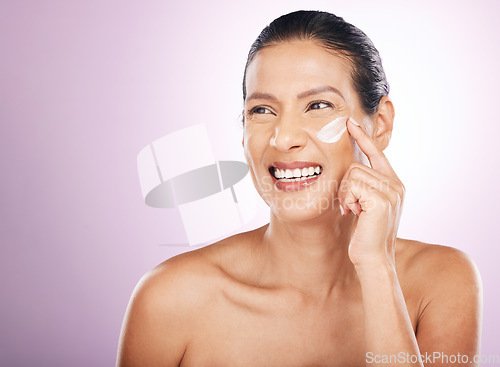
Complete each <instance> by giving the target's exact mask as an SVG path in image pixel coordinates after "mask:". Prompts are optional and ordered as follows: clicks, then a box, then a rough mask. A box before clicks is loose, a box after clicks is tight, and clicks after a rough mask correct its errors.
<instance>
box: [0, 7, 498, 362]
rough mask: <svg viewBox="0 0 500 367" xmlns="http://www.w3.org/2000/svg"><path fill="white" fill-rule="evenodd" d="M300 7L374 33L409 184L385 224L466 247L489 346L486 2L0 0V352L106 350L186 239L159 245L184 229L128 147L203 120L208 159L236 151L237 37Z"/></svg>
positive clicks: (494, 266) (43, 357) (47, 354)
mask: <svg viewBox="0 0 500 367" xmlns="http://www.w3.org/2000/svg"><path fill="white" fill-rule="evenodd" d="M403 4H404V5H403ZM303 8H305V9H321V10H327V11H331V12H334V13H336V14H338V15H341V16H343V17H344V18H345V19H346V20H347V21H350V22H352V23H353V24H355V25H357V26H358V27H360V28H361V29H363V30H364V31H365V32H366V33H367V34H368V35H369V36H370V38H372V40H373V41H374V43H375V45H376V46H377V47H378V48H379V50H380V52H381V54H382V57H383V59H384V65H385V67H386V69H387V74H388V77H389V81H390V82H391V87H392V92H391V95H392V96H393V100H394V102H395V104H396V109H397V118H396V126H395V132H394V136H393V142H392V143H391V146H390V148H389V149H388V150H387V154H388V156H389V159H390V160H391V162H392V164H393V166H394V167H395V170H396V172H398V174H399V175H400V177H401V179H402V180H403V182H405V184H406V186H407V190H408V197H407V200H406V203H405V212H404V215H403V218H402V222H401V225H400V231H399V235H400V237H404V238H413V239H418V240H422V241H427V242H431V243H440V244H445V245H450V246H454V247H457V248H459V249H461V250H463V251H465V252H467V253H468V254H470V255H471V257H472V258H473V259H474V260H475V262H476V263H477V265H478V267H479V269H480V272H481V274H482V277H483V283H484V327H483V344H482V345H483V348H482V353H483V354H500V348H499V346H498V345H499V344H498V340H500V332H499V327H500V316H499V311H498V310H499V309H500V295H499V294H500V293H499V292H498V282H499V280H500V279H499V273H500V272H499V270H498V269H499V263H498V259H499V255H500V251H499V249H498V245H499V244H498V240H497V237H498V225H499V215H498V208H499V207H500V198H499V194H498V187H499V183H500V182H499V181H500V180H499V169H498V168H499V167H498V161H497V156H498V155H499V153H500V149H499V147H500V143H499V140H498V136H499V133H500V123H499V117H498V103H499V102H498V101H499V100H500V88H499V83H500V72H499V70H498V60H499V58H500V50H499V46H498V40H499V39H500V25H499V23H498V16H497V15H498V14H499V11H500V4H499V3H498V2H496V1H469V2H464V1H440V2H437V1H419V2H418V5H416V3H414V4H409V2H404V3H403V2H401V1H349V2H346V1H343V2H340V1H307V2H305V1H281V2H280V1H277V2H270V1H267V0H266V1H261V0H258V1H253V2H232V1H225V2H202V1H198V2H193V1H186V2H182V3H181V2H175V3H174V2H165V1H116V0H104V1H103V0H99V1H96V0H91V1H80V2H74V1H63V0H60V1H54V0H52V1H19V0H17V1H6V0H1V1H0V53H1V55H2V56H1V58H0V121H1V127H2V128H1V133H0V149H1V161H0V162H1V166H0V169H1V171H0V172H1V181H0V185H1V194H0V195H1V196H0V200H1V201H0V218H1V220H0V244H1V254H0V269H1V278H0V279H1V280H0V282H1V285H2V288H1V292H2V293H1V294H2V302H1V313H0V330H1V341H0V365H2V366H73V367H76V366H110V365H113V364H114V363H115V358H116V350H117V343H118V337H119V332H120V327H121V323H122V319H123V316H124V312H125V309H126V306H127V303H128V300H129V297H130V295H131V292H132V290H133V288H134V286H135V284H136V283H137V281H138V280H139V278H140V277H141V276H142V275H143V274H144V273H145V272H147V271H148V270H149V269H150V268H152V267H154V266H155V265H156V264H158V263H159V262H161V261H163V260H165V259H167V258H169V257H171V256H173V255H175V254H178V253H181V252H184V251H187V250H189V248H188V247H183V246H161V245H160V244H164V243H167V242H169V243H183V242H185V241H186V239H185V234H184V233H182V232H180V231H179V229H178V228H182V223H180V219H179V216H178V213H177V212H176V211H175V210H160V209H153V208H149V207H147V206H146V205H145V204H144V203H143V201H142V196H141V190H140V186H139V182H138V175H137V167H136V156H137V153H138V152H139V150H140V149H141V148H142V147H143V146H145V145H147V144H149V143H150V142H152V141H153V140H155V139H156V138H158V137H160V136H163V135H165V134H167V133H169V132H172V131H174V130H176V129H178V128H181V127H185V126H190V125H193V124H196V123H200V122H204V123H206V124H207V128H208V130H209V134H210V138H211V141H212V143H213V147H214V153H215V156H216V157H217V158H218V159H242V157H243V156H242V153H241V145H240V142H241V129H240V128H239V125H238V117H239V114H240V112H241V106H242V104H241V88H240V87H241V78H242V71H243V66H244V62H245V59H246V54H247V52H248V48H249V46H250V44H251V42H252V41H253V40H254V39H255V37H256V36H257V35H258V33H259V31H260V30H261V29H262V28H263V27H264V26H265V25H266V24H267V23H268V22H269V21H271V20H272V19H274V18H275V17H277V16H278V15H281V14H283V13H286V12H289V11H292V10H297V9H303ZM259 213H260V214H259V217H258V218H256V220H255V223H252V224H251V225H250V226H249V227H252V226H256V225H258V224H259V223H262V222H263V221H264V220H265V218H266V214H265V210H264V209H261V210H260V212H259ZM443 266H445V264H443Z"/></svg>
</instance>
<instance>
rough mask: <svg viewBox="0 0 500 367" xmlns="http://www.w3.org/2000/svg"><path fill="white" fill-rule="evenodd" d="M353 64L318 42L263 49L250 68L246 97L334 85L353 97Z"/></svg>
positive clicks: (294, 42) (288, 43)
mask: <svg viewBox="0 0 500 367" xmlns="http://www.w3.org/2000/svg"><path fill="white" fill-rule="evenodd" d="M350 70H351V66H350V62H349V61H348V60H347V59H346V58H345V57H342V56H339V55H337V54H335V53H333V52H332V51H330V50H326V49H325V48H324V47H323V46H321V45H320V44H319V43H318V42H315V41H303V40H300V41H290V42H282V43H278V44H275V45H271V46H267V47H264V48H263V49H261V50H260V51H259V52H258V53H257V54H256V56H255V58H254V59H253V60H252V62H251V63H250V64H249V66H248V69H247V75H246V87H247V94H248V95H249V94H251V93H253V92H254V91H259V92H264V91H265V92H270V93H274V94H277V95H279V94H282V95H286V94H287V93H290V94H296V93H297V92H300V91H303V90H307V89H311V88H314V87H317V86H320V85H325V84H326V85H331V86H333V87H335V88H337V89H339V90H341V91H342V92H345V93H346V94H352V92H353V89H352V83H351V76H350Z"/></svg>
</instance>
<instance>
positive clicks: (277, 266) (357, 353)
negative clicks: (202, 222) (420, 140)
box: [117, 41, 481, 367]
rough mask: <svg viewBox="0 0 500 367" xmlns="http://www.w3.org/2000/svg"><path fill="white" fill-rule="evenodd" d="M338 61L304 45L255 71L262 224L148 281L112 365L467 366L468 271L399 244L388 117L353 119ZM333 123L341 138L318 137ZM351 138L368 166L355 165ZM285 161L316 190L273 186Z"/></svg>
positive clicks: (473, 283)
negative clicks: (307, 167) (265, 219)
mask: <svg viewBox="0 0 500 367" xmlns="http://www.w3.org/2000/svg"><path fill="white" fill-rule="evenodd" d="M349 67H350V66H349V64H348V63H347V62H346V60H345V59H341V58H339V57H337V56H335V55H333V54H331V53H328V52H326V51H325V50H324V49H323V48H322V47H321V46H318V44H316V43H314V42H312V41H296V42H287V43H282V44H278V45H275V46H271V47H268V48H265V49H263V50H261V51H260V52H259V54H258V56H257V57H256V58H255V59H254V61H252V63H251V64H250V65H249V69H248V73H247V90H248V96H247V100H246V104H245V107H246V109H247V114H246V115H245V130H244V139H243V147H244V150H245V156H246V159H247V162H248V164H249V167H250V173H251V175H252V178H253V180H254V184H255V187H256V189H257V191H258V192H259V194H260V195H261V196H262V198H263V199H264V200H265V201H266V202H267V203H268V204H269V206H270V208H271V221H270V223H269V224H268V225H266V226H264V227H262V228H259V229H256V230H254V231H251V232H247V233H242V234H239V235H236V236H233V237H230V238H227V239H225V240H223V241H220V242H218V243H216V244H213V245H210V246H207V247H205V248H202V249H199V250H195V251H192V252H189V253H185V254H182V255H179V256H176V257H174V258H172V259H169V260H167V261H165V262H164V263H162V264H160V265H159V266H158V267H156V268H155V269H153V270H152V271H151V272H149V273H148V274H147V275H146V276H145V277H144V278H143V279H142V280H141V281H140V282H139V284H138V286H137V288H136V290H135V291H134V294H133V296H132V299H131V302H130V304H129V308H128V310H127V314H126V316H125V321H124V326H123V330H122V335H121V339H120V346H119V351H118V361H117V365H118V366H122V367H126V366H153V367H154V366H197V367H202V366H343V367H346V366H362V365H377V366H388V365H392V366H394V365H398V366H423V365H425V366H441V365H444V364H443V362H442V360H439V359H434V360H432V361H431V360H425V359H424V360H422V359H421V358H417V356H419V355H421V354H424V355H425V353H427V354H432V353H434V352H439V353H442V354H444V355H447V356H451V355H454V356H456V355H457V354H460V355H467V356H468V358H469V363H456V364H454V365H456V366H474V365H478V364H474V363H472V362H471V361H472V358H473V356H474V355H476V354H478V353H479V335H480V318H481V284H480V280H479V276H478V273H477V271H476V269H475V266H474V264H473V263H472V262H471V261H470V260H469V259H468V258H467V256H466V255H465V254H463V253H461V252H460V251H458V250H455V249H452V248H449V247H444V246H437V245H429V244H424V243H421V242H416V241H410V240H405V239H400V238H397V237H396V233H397V227H398V223H399V218H400V215H401V210H402V202H403V199H404V186H403V184H402V183H401V181H400V180H399V178H398V177H397V175H396V174H395V173H394V171H393V170H392V167H391V166H390V164H389V162H388V161H387V159H386V158H385V156H384V154H383V152H382V151H383V149H385V147H386V146H387V144H388V142H389V140H390V134H391V132H392V123H393V119H394V108H393V106H392V103H391V102H390V100H389V99H388V98H387V97H383V98H382V100H381V101H380V104H379V109H378V112H377V113H376V114H375V115H372V116H367V115H366V114H364V113H363V111H362V108H360V102H359V100H358V97H357V95H356V92H355V90H354V88H353V87H352V83H351V80H350V72H349V71H350V70H349ZM325 85H329V86H334V88H335V89H336V90H337V91H336V92H335V91H332V89H331V88H330V89H328V88H327V89H325V88H323V87H324V86H325ZM339 116H348V117H349V122H348V123H347V128H348V131H347V133H346V134H344V136H343V137H342V138H341V139H340V140H339V141H338V143H335V144H326V143H322V142H321V141H318V139H317V137H316V132H317V131H318V129H319V128H320V127H321V126H324V124H325V123H327V122H329V121H332V120H333V119H334V118H336V117H339ZM356 122H359V125H360V126H358V125H356ZM353 141H355V142H356V143H357V145H358V146H359V149H360V150H361V151H362V152H363V153H364V154H365V155H366V156H367V158H368V160H369V162H360V161H358V160H356V158H355V157H356V154H354V152H355V149H356V147H355V146H354V145H353ZM294 162H295V163H294ZM297 162H302V163H303V162H314V164H318V165H320V166H321V167H322V172H321V174H320V175H319V176H318V178H317V181H315V182H314V183H313V184H311V185H310V186H308V187H304V188H300V189H297V190H295V189H294V190H292V191H289V190H288V191H287V190H284V189H283V188H281V189H280V184H277V180H276V179H275V178H274V177H273V176H272V174H271V173H270V172H272V169H271V170H270V167H272V166H273V165H274V166H280V164H291V165H293V164H297ZM367 163H368V164H369V165H368V164H367ZM332 182H336V183H339V184H338V185H333V186H332V185H329V183H332ZM340 207H342V210H341V209H340ZM399 353H401V354H399ZM400 355H403V356H408V357H407V359H406V360H404V361H401V360H398V362H397V363H395V362H394V361H393V360H392V361H386V360H384V359H383V358H384V356H385V357H389V356H394V357H396V356H400Z"/></svg>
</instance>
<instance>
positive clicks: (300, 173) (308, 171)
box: [274, 166, 321, 179]
mask: <svg viewBox="0 0 500 367" xmlns="http://www.w3.org/2000/svg"><path fill="white" fill-rule="evenodd" d="M320 173H321V167H320V166H316V167H304V168H302V169H300V168H295V169H294V170H291V169H280V168H275V169H274V177H276V178H277V179H280V178H300V177H307V176H313V175H314V174H320Z"/></svg>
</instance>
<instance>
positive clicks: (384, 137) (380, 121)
mask: <svg viewBox="0 0 500 367" xmlns="http://www.w3.org/2000/svg"><path fill="white" fill-rule="evenodd" d="M394 115H395V113H394V105H393V104H392V102H391V100H390V99H389V96H383V97H382V98H381V99H380V102H379V104H378V111H377V112H376V113H375V124H374V134H373V140H375V142H376V143H377V145H378V146H379V148H380V149H381V150H384V149H385V148H387V146H388V145H389V141H390V140H391V136H392V128H393V125H394Z"/></svg>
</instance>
